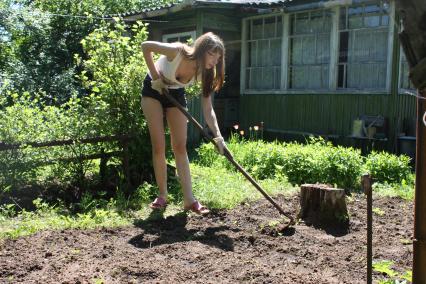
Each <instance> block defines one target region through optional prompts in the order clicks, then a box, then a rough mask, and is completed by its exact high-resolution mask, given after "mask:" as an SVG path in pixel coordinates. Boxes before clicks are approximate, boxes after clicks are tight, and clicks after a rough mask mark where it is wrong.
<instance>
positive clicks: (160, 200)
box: [149, 196, 167, 209]
mask: <svg viewBox="0 0 426 284" xmlns="http://www.w3.org/2000/svg"><path fill="white" fill-rule="evenodd" d="M149 207H150V208H151V209H166V207H167V201H166V199H165V198H164V197H161V196H158V197H157V198H156V199H155V200H154V201H153V202H152V203H151V204H150V205H149Z"/></svg>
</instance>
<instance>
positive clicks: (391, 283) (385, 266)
mask: <svg viewBox="0 0 426 284" xmlns="http://www.w3.org/2000/svg"><path fill="white" fill-rule="evenodd" d="M393 264H394V263H393V261H388V260H383V261H378V262H375V263H373V270H374V271H377V272H379V273H382V274H383V275H385V276H387V277H390V279H386V280H380V281H379V283H380V284H402V283H404V284H406V283H408V282H410V283H411V282H412V272H411V271H410V270H408V271H406V272H405V273H404V274H400V273H398V272H397V271H395V270H393V269H392V266H393ZM401 279H402V280H401ZM400 280H401V281H400Z"/></svg>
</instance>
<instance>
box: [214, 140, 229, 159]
mask: <svg viewBox="0 0 426 284" xmlns="http://www.w3.org/2000/svg"><path fill="white" fill-rule="evenodd" d="M213 141H214V143H215V144H216V150H217V151H218V152H219V153H220V154H221V155H224V154H225V149H228V148H227V147H226V143H225V140H224V139H223V137H222V136H218V137H215V138H213Z"/></svg>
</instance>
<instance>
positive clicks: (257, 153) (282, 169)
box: [197, 136, 363, 189]
mask: <svg viewBox="0 0 426 284" xmlns="http://www.w3.org/2000/svg"><path fill="white" fill-rule="evenodd" d="M228 147H229V149H230V151H231V152H232V153H233V155H234V158H235V160H236V161H238V162H239V163H240V164H241V165H242V166H243V167H244V168H245V169H246V170H247V171H248V172H249V173H250V174H252V175H253V176H254V177H256V178H258V179H263V178H270V177H274V176H275V175H277V174H283V175H285V176H287V177H288V180H289V182H291V183H293V184H301V183H316V182H321V183H330V184H333V185H337V186H338V187H343V188H347V189H349V188H356V187H358V183H359V176H360V174H361V166H362V162H363V160H362V157H361V154H360V152H359V151H358V150H354V149H352V148H344V147H340V146H339V147H334V146H332V145H331V144H329V143H326V142H325V141H323V140H316V139H311V140H310V141H309V143H308V144H307V145H302V144H299V143H279V142H272V143H266V142H263V141H245V140H238V139H237V138H236V136H234V137H233V138H232V139H231V140H230V141H229V143H228ZM198 155H199V158H198V160H197V162H198V163H199V164H200V165H212V164H213V165H221V166H222V167H227V168H228V169H230V168H232V166H231V165H230V164H229V163H228V162H227V161H226V160H225V158H223V157H220V158H217V154H215V153H214V148H213V146H212V145H207V144H204V145H201V146H200V148H199V149H198Z"/></svg>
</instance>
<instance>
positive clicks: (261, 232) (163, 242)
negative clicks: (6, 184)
mask: <svg viewBox="0 0 426 284" xmlns="http://www.w3.org/2000/svg"><path fill="white" fill-rule="evenodd" d="M352 200H353V201H351V202H349V203H348V210H349V214H350V223H349V227H348V228H347V229H346V230H340V231H339V230H336V228H327V227H316V226H307V225H306V224H304V223H303V222H300V223H298V224H296V225H295V226H293V227H292V229H287V230H284V231H282V232H280V231H279V230H278V228H279V226H280V225H281V222H283V223H284V224H285V221H282V219H281V216H280V215H279V213H278V212H277V211H276V210H275V209H274V208H273V207H272V206H271V205H270V204H269V202H268V201H266V200H260V201H257V202H254V203H251V204H242V205H240V206H239V207H237V208H235V209H234V210H229V211H225V210H214V211H213V212H212V213H211V214H210V215H208V216H205V217H201V216H196V215H192V214H190V215H187V214H184V213H179V214H176V215H174V216H170V217H167V218H162V217H161V216H158V215H156V214H153V215H152V216H151V218H148V219H146V220H138V221H136V222H135V223H134V225H133V226H129V227H122V228H114V229H105V228H100V229H95V230H62V231H43V232H39V233H37V234H35V235H33V236H29V237H23V238H19V239H17V240H6V241H4V242H3V243H2V246H1V251H0V282H1V283H94V282H95V281H96V280H103V281H104V283H183V282H186V283H188V282H189V283H200V282H203V283H223V282H252V283H365V281H366V220H367V216H366V214H367V211H366V200H365V198H364V197H363V196H361V195H360V196H354V198H353V199H352ZM276 201H277V202H278V203H279V204H280V205H281V206H282V207H283V209H284V210H285V211H286V212H290V213H291V214H292V215H294V216H295V215H296V213H297V211H298V208H299V199H298V196H293V197H287V198H285V197H284V196H278V197H277V198H276ZM373 206H374V207H375V208H380V209H381V210H382V211H384V212H385V213H384V214H383V215H382V216H378V215H375V216H374V228H373V234H374V236H373V240H374V241H373V245H374V248H373V249H374V258H375V260H392V261H394V263H395V265H394V268H395V269H396V270H398V271H400V272H403V271H404V270H405V269H410V267H411V265H412V262H411V260H412V245H411V243H410V242H409V241H407V240H410V239H411V238H412V228H413V214H412V212H413V206H412V204H411V203H410V202H407V201H404V200H401V199H397V198H381V199H378V200H374V204H373ZM373 277H374V278H375V279H379V278H381V277H382V275H379V274H375V275H374V276H373Z"/></svg>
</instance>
